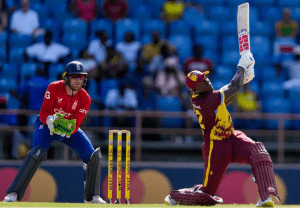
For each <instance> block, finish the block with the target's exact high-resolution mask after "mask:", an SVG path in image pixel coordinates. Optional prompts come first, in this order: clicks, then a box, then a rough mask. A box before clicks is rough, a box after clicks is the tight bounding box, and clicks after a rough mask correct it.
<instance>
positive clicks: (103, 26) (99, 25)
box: [90, 19, 114, 40]
mask: <svg viewBox="0 0 300 208" xmlns="http://www.w3.org/2000/svg"><path fill="white" fill-rule="evenodd" d="M97 31H106V32H107V35H108V37H109V39H113V37H114V36H113V35H114V24H113V23H112V22H111V21H109V20H107V19H97V20H94V21H93V22H92V23H91V33H90V35H91V38H90V40H93V39H95V38H97V37H96V32H97Z"/></svg>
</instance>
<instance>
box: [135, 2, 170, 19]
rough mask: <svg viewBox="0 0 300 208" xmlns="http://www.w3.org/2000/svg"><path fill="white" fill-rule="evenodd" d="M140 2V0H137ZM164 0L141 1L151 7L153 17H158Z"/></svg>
mask: <svg viewBox="0 0 300 208" xmlns="http://www.w3.org/2000/svg"><path fill="white" fill-rule="evenodd" d="M138 1H139V2H141V1H140V0H138ZM164 2H165V0H144V1H143V3H144V4H146V5H147V6H149V7H150V8H151V11H152V15H153V17H159V15H160V12H161V9H162V6H163V4H164Z"/></svg>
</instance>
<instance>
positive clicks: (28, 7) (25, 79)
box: [0, 0, 300, 129]
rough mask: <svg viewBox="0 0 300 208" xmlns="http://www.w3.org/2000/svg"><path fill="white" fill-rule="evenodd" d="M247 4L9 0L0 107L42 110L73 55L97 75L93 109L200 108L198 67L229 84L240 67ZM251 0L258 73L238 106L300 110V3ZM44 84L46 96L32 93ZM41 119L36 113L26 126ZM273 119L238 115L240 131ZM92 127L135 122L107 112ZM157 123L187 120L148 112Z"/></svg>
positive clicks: (1, 40) (11, 121)
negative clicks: (240, 10) (195, 97)
mask: <svg viewBox="0 0 300 208" xmlns="http://www.w3.org/2000/svg"><path fill="white" fill-rule="evenodd" d="M216 2H217V3H216ZM243 2H244V1H241V0H230V1H229V0H219V1H205V0H191V1H182V0H72V1H71V0H15V1H11V0H0V61H1V69H0V75H1V76H0V102H1V105H0V106H1V108H8V109H15V108H24V109H33V110H38V109H39V108H40V105H41V101H42V99H43V96H41V95H42V94H43V93H42V91H43V90H45V88H44V86H46V85H47V83H49V82H51V81H55V80H57V79H61V74H62V72H63V70H64V66H65V64H66V63H67V62H69V61H71V60H79V61H81V62H82V63H83V64H84V66H85V68H86V69H87V71H88V73H89V81H88V86H87V90H88V92H89V94H90V96H91V97H92V101H93V102H92V107H91V109H93V110H95V109H98V110H105V109H110V110H111V109H113V110H163V111H190V110H192V108H191V106H190V102H189V91H188V89H187V87H186V86H185V76H186V74H187V73H188V72H190V71H192V70H200V71H210V74H209V77H210V79H211V80H212V83H213V85H214V88H215V89H219V88H220V87H222V86H223V85H225V84H227V83H229V82H230V80H231V78H232V76H233V75H234V73H235V71H236V65H237V62H238V59H239V57H240V56H239V52H238V41H237V27H236V12H237V5H238V4H240V3H243ZM249 2H250V25H251V26H250V28H251V29H250V31H251V33H250V35H251V43H250V44H251V51H252V53H253V54H254V57H255V59H256V65H255V72H256V78H255V79H254V80H253V81H252V82H251V83H250V84H249V85H245V87H244V88H243V89H242V90H241V91H240V94H239V95H238V97H237V100H236V102H235V103H234V104H232V105H231V106H229V110H230V111H239V112H254V111H256V112H257V111H258V112H274V113H280V112H283V113H299V112H300V111H299V109H300V108H299V107H297V103H299V99H300V96H299V95H300V90H299V89H300V48H299V47H298V46H297V44H298V39H299V35H298V34H299V32H298V21H299V20H300V2H299V1H296V0H295V1H288V0H285V1H283V0H269V1H263V0H250V1H249ZM272 48H273V50H272ZM37 86H38V87H40V89H39V91H38V93H36V94H34V95H32V91H33V90H37V89H36V88H37ZM37 95H39V96H37ZM26 100H27V101H26ZM0 122H1V124H4V125H20V124H21V123H22V122H20V119H18V118H17V117H16V116H6V117H4V116H1V117H0ZM32 122H34V119H30V118H28V120H27V122H25V123H23V124H22V125H28V124H30V125H32ZM194 123H195V126H197V125H198V121H197V120H194ZM239 124H240V125H239ZM267 124H268V123H267ZM267 124H266V123H264V122H261V123H259V122H257V125H254V124H253V123H251V122H247V121H246V123H245V122H242V121H241V122H240V121H236V122H235V126H236V127H237V128H267V129H276V128H277V124H276V123H275V125H274V123H270V125H267ZM87 125H91V126H93V125H94V126H95V125H103V126H118V125H121V126H122V125H129V126H134V122H132V120H129V121H128V120H127V121H120V119H119V120H116V119H104V120H103V121H99V122H90V123H88V124H87ZM147 125H150V126H159V125H161V126H164V127H185V123H184V122H182V120H180V119H173V120H170V119H167V118H165V119H163V120H162V123H159V124H158V123H157V120H155V119H153V120H152V119H145V120H144V121H143V126H147ZM254 126H255V127H254ZM286 127H287V128H290V129H299V127H300V125H299V124H295V125H294V124H293V125H289V126H286Z"/></svg>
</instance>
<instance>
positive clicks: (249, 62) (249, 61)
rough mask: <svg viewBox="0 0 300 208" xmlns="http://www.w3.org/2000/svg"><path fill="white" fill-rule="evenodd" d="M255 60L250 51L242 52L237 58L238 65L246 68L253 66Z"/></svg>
mask: <svg viewBox="0 0 300 208" xmlns="http://www.w3.org/2000/svg"><path fill="white" fill-rule="evenodd" d="M254 64H255V60H254V58H253V55H252V53H251V52H247V53H245V54H243V55H242V56H241V58H240V60H239V63H238V66H240V67H242V68H244V69H245V70H247V68H254Z"/></svg>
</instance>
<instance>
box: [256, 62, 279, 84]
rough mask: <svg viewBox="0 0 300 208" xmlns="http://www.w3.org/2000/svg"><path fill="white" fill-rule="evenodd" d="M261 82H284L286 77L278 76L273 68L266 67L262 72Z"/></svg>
mask: <svg viewBox="0 0 300 208" xmlns="http://www.w3.org/2000/svg"><path fill="white" fill-rule="evenodd" d="M259 73H260V76H261V77H260V79H261V80H260V81H261V82H263V81H266V80H274V81H278V82H283V81H284V77H283V76H278V75H277V74H276V69H275V68H274V67H272V66H265V67H263V68H262V69H261V70H260V71H259Z"/></svg>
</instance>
